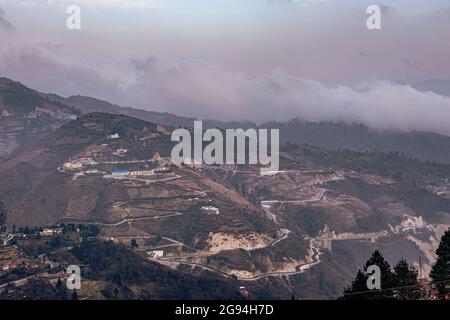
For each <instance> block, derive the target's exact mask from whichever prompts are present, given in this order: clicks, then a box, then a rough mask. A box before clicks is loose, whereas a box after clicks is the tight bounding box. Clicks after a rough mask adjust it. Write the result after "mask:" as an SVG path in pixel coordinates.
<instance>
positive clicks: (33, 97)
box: [0, 78, 450, 163]
mask: <svg viewBox="0 0 450 320" xmlns="http://www.w3.org/2000/svg"><path fill="white" fill-rule="evenodd" d="M413 86H414V87H415V88H416V89H418V90H421V91H433V92H436V93H438V94H442V95H450V80H429V81H424V82H422V83H418V84H415V85H413ZM5 88H9V89H8V90H6V89H5ZM10 102H13V105H14V103H15V104H16V105H17V107H16V109H15V110H16V111H17V114H18V116H19V117H20V116H21V117H23V116H24V115H26V117H25V118H26V119H30V118H33V117H34V118H39V119H41V118H42V119H43V117H42V116H44V115H45V117H47V118H48V119H47V120H45V121H44V124H45V125H44V128H49V124H51V125H52V126H53V127H54V126H58V125H60V124H61V123H64V122H65V121H67V120H70V118H71V117H73V116H76V115H78V114H86V113H92V112H104V113H111V114H122V115H127V116H131V117H135V118H138V119H141V120H145V121H149V122H153V123H160V124H165V125H170V126H175V127H191V126H192V125H193V121H194V120H195V118H188V117H182V116H177V115H174V114H170V113H161V112H154V111H146V110H143V109H137V108H131V107H121V106H119V105H115V104H112V103H109V102H107V101H102V100H99V99H96V98H92V97H86V96H79V95H78V96H71V97H68V98H64V97H61V96H58V95H56V94H45V93H38V92H37V91H34V90H32V89H28V88H26V87H25V86H23V85H21V84H19V83H18V82H14V81H11V80H8V79H5V78H3V79H0V156H1V154H2V150H3V154H5V153H8V152H11V151H12V150H13V149H14V148H15V147H16V146H17V145H18V144H20V143H19V141H18V138H20V136H21V135H19V136H18V137H17V139H16V135H17V132H16V135H15V136H14V137H13V135H12V134H11V132H10V130H11V129H9V131H8V128H14V129H15V130H16V131H17V130H18V131H20V132H21V130H22V129H21V128H22V127H23V126H22V125H18V124H17V123H11V121H10V120H11V119H12V118H10V119H9V120H8V121H9V123H7V122H6V117H5V115H8V114H9V113H13V111H11V110H8V109H7V108H6V109H5V105H9V104H10ZM20 105H23V107H20ZM5 110H6V111H5ZM44 110H46V111H44ZM16 111H14V112H16ZM55 111H57V112H55ZM1 112H3V114H1ZM36 114H39V115H40V117H36ZM16 118H17V117H14V119H15V120H16ZM27 121H28V122H30V121H29V120H27ZM31 122H32V123H37V121H36V120H33V121H31ZM50 127H51V126H50ZM204 127H206V128H208V127H220V128H252V127H253V128H255V127H258V126H257V125H256V124H254V123H252V122H248V121H247V122H224V121H218V120H204ZM259 127H261V128H279V129H280V134H281V142H282V143H293V144H310V145H316V146H319V147H322V148H326V149H331V150H338V149H350V150H354V151H374V150H378V151H381V152H387V153H389V152H394V153H399V154H402V155H404V156H407V157H412V158H416V159H418V160H421V161H432V162H439V163H450V137H448V136H444V135H439V134H435V133H427V132H395V131H376V130H371V129H369V128H368V127H366V126H364V125H361V124H347V123H344V122H318V123H316V122H308V121H303V120H301V119H293V120H291V121H288V122H281V123H280V122H267V123H264V124H262V125H260V126H259ZM22 140H23V139H22Z"/></svg>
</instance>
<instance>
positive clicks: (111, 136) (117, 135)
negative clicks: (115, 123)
mask: <svg viewBox="0 0 450 320" xmlns="http://www.w3.org/2000/svg"><path fill="white" fill-rule="evenodd" d="M119 138H120V136H119V134H118V133H114V134H111V135H109V136H108V137H107V138H106V139H108V140H113V139H119Z"/></svg>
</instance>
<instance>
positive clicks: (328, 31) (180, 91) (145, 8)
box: [0, 0, 450, 135]
mask: <svg viewBox="0 0 450 320" xmlns="http://www.w3.org/2000/svg"><path fill="white" fill-rule="evenodd" d="M69 4H79V5H80V7H81V9H82V11H81V14H82V16H81V18H82V29H81V30H79V31H71V30H68V29H67V28H66V19H67V17H68V15H67V14H66V12H65V11H66V8H67V6H68V5H69ZM370 4H378V5H380V6H381V7H382V8H383V14H382V27H383V29H382V30H374V31H370V30H368V29H367V28H366V19H367V14H366V8H367V7H368V6H369V5H370ZM0 8H1V10H0V76H7V77H10V78H13V79H16V80H20V81H22V82H24V83H25V84H27V85H29V86H31V87H33V88H36V89H38V90H41V91H45V92H55V93H58V94H61V95H64V96H68V95H73V94H83V95H90V96H95V97H98V98H102V99H107V100H109V101H111V102H115V103H119V104H122V105H131V106H137V107H141V108H146V109H150V110H157V111H168V112H173V113H177V114H181V115H188V116H195V117H199V118H217V119H226V120H244V119H248V120H253V121H258V122H261V121H267V120H274V119H275V120H288V119H290V118H293V117H302V118H305V119H307V120H314V121H319V120H344V121H348V122H353V121H355V122H362V123H364V124H367V125H369V126H371V127H374V128H388V129H399V130H427V131H434V132H440V133H444V134H448V135H450V125H449V124H448V119H450V99H448V98H444V97H440V96H437V95H435V94H432V93H420V92H417V91H415V90H414V89H412V88H411V87H409V86H399V85H395V84H393V83H392V82H393V81H396V80H407V81H409V82H413V83H414V82H418V81H422V80H426V79H433V78H436V79H449V78H450V63H449V58H448V57H450V0H429V1H424V0H420V1H419V0H385V1H383V2H382V3H381V2H374V1H366V0H334V1H332V0H328V1H326V0H315V1H313V0H292V1H289V0H147V1H143V0H129V1H127V0H103V1H101V0H80V1H75V0H74V1H62V0H48V1H44V0H42V1H39V0H35V1H32V0H23V1H21V0H0Z"/></svg>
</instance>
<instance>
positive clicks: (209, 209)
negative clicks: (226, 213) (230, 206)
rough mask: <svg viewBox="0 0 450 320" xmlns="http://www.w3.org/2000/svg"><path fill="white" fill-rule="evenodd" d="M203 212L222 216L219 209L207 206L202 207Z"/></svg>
mask: <svg viewBox="0 0 450 320" xmlns="http://www.w3.org/2000/svg"><path fill="white" fill-rule="evenodd" d="M202 211H203V212H205V213H207V214H216V215H218V214H220V211H219V208H216V207H213V206H205V207H202Z"/></svg>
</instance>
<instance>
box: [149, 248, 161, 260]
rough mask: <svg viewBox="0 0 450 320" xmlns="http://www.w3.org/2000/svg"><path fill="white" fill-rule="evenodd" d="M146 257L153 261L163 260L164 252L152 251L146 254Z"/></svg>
mask: <svg viewBox="0 0 450 320" xmlns="http://www.w3.org/2000/svg"><path fill="white" fill-rule="evenodd" d="M148 255H149V256H150V258H153V259H158V258H163V257H164V251H163V250H154V251H150V252H148Z"/></svg>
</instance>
